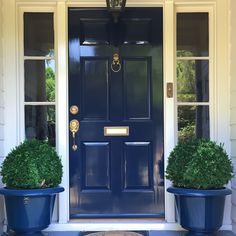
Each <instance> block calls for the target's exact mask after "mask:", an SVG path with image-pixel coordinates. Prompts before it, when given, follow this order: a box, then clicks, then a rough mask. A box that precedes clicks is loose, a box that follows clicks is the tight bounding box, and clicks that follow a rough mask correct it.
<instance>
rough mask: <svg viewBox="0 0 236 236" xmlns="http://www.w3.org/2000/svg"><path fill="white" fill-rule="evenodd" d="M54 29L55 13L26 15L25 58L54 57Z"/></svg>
mask: <svg viewBox="0 0 236 236" xmlns="http://www.w3.org/2000/svg"><path fill="white" fill-rule="evenodd" d="M53 29H54V27H53V13H28V12H27V13H24V49H25V51H24V52H25V56H52V55H53V53H54V31H53Z"/></svg>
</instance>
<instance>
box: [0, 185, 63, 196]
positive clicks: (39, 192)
mask: <svg viewBox="0 0 236 236" xmlns="http://www.w3.org/2000/svg"><path fill="white" fill-rule="evenodd" d="M63 191H64V188H63V187H60V186H58V187H53V188H40V189H13V188H11V189H10V188H6V187H5V188H0V194H2V195H4V196H32V197H33V196H44V195H50V194H56V193H60V192H63Z"/></svg>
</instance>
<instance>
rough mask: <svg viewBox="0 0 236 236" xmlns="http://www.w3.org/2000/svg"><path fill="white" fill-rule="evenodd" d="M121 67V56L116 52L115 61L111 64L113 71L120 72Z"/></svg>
mask: <svg viewBox="0 0 236 236" xmlns="http://www.w3.org/2000/svg"><path fill="white" fill-rule="evenodd" d="M120 69H121V64H120V58H119V54H118V53H114V55H113V61H112V64H111V70H112V71H113V72H119V71H120Z"/></svg>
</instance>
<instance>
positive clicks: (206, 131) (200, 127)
mask: <svg viewBox="0 0 236 236" xmlns="http://www.w3.org/2000/svg"><path fill="white" fill-rule="evenodd" d="M194 137H196V138H209V137H210V120H209V106H178V138H179V140H186V139H190V138H194Z"/></svg>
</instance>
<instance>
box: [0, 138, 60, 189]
mask: <svg viewBox="0 0 236 236" xmlns="http://www.w3.org/2000/svg"><path fill="white" fill-rule="evenodd" d="M1 174H2V177H3V178H2V181H3V183H4V184H6V187H7V188H17V189H34V188H48V187H56V186H58V185H59V184H60V183H61V178H62V164H61V160H60V157H59V156H58V154H57V153H56V151H55V149H54V148H52V147H51V146H49V145H48V144H47V143H46V142H45V141H39V140H26V141H24V142H23V143H21V144H20V145H19V146H17V147H15V148H14V149H13V150H12V151H11V152H10V153H9V154H8V155H7V157H6V158H5V160H4V162H3V164H2V169H1Z"/></svg>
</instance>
